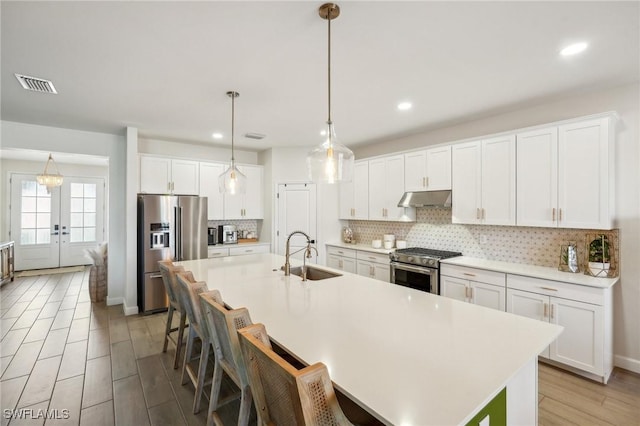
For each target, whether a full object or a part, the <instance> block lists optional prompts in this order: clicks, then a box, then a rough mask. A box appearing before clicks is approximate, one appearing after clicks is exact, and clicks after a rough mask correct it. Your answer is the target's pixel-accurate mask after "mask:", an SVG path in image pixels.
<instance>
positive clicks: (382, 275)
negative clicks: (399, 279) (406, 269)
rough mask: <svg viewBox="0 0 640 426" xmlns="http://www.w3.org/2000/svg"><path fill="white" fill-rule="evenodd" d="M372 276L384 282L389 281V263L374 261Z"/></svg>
mask: <svg viewBox="0 0 640 426" xmlns="http://www.w3.org/2000/svg"><path fill="white" fill-rule="evenodd" d="M373 278H375V279H376V280H380V281H384V282H386V283H388V282H391V269H390V268H389V264H384V263H374V264H373Z"/></svg>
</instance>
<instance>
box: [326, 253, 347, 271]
mask: <svg viewBox="0 0 640 426" xmlns="http://www.w3.org/2000/svg"><path fill="white" fill-rule="evenodd" d="M341 259H342V257H340V256H336V255H334V254H330V255H328V256H327V266H328V267H329V268H333V269H339V270H341V271H342V270H343V269H342V268H343V266H342V263H341V262H340V260H341Z"/></svg>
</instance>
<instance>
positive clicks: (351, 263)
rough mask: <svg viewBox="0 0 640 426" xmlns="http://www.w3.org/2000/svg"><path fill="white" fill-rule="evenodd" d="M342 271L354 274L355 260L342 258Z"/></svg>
mask: <svg viewBox="0 0 640 426" xmlns="http://www.w3.org/2000/svg"><path fill="white" fill-rule="evenodd" d="M342 270H343V271H345V272H349V273H352V274H355V273H356V270H357V267H356V260H355V259H351V258H348V257H343V258H342Z"/></svg>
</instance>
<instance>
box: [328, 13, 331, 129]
mask: <svg viewBox="0 0 640 426" xmlns="http://www.w3.org/2000/svg"><path fill="white" fill-rule="evenodd" d="M327 28H328V30H327V35H328V36H327V45H328V48H327V57H328V58H327V99H328V102H327V104H328V112H327V124H331V8H328V9H327ZM329 138H331V136H330V135H329Z"/></svg>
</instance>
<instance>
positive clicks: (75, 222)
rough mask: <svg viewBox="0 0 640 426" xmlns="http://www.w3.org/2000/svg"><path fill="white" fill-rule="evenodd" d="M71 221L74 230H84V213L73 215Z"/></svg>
mask: <svg viewBox="0 0 640 426" xmlns="http://www.w3.org/2000/svg"><path fill="white" fill-rule="evenodd" d="M69 220H70V222H71V227H72V228H82V213H71V217H70V218H69Z"/></svg>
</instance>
